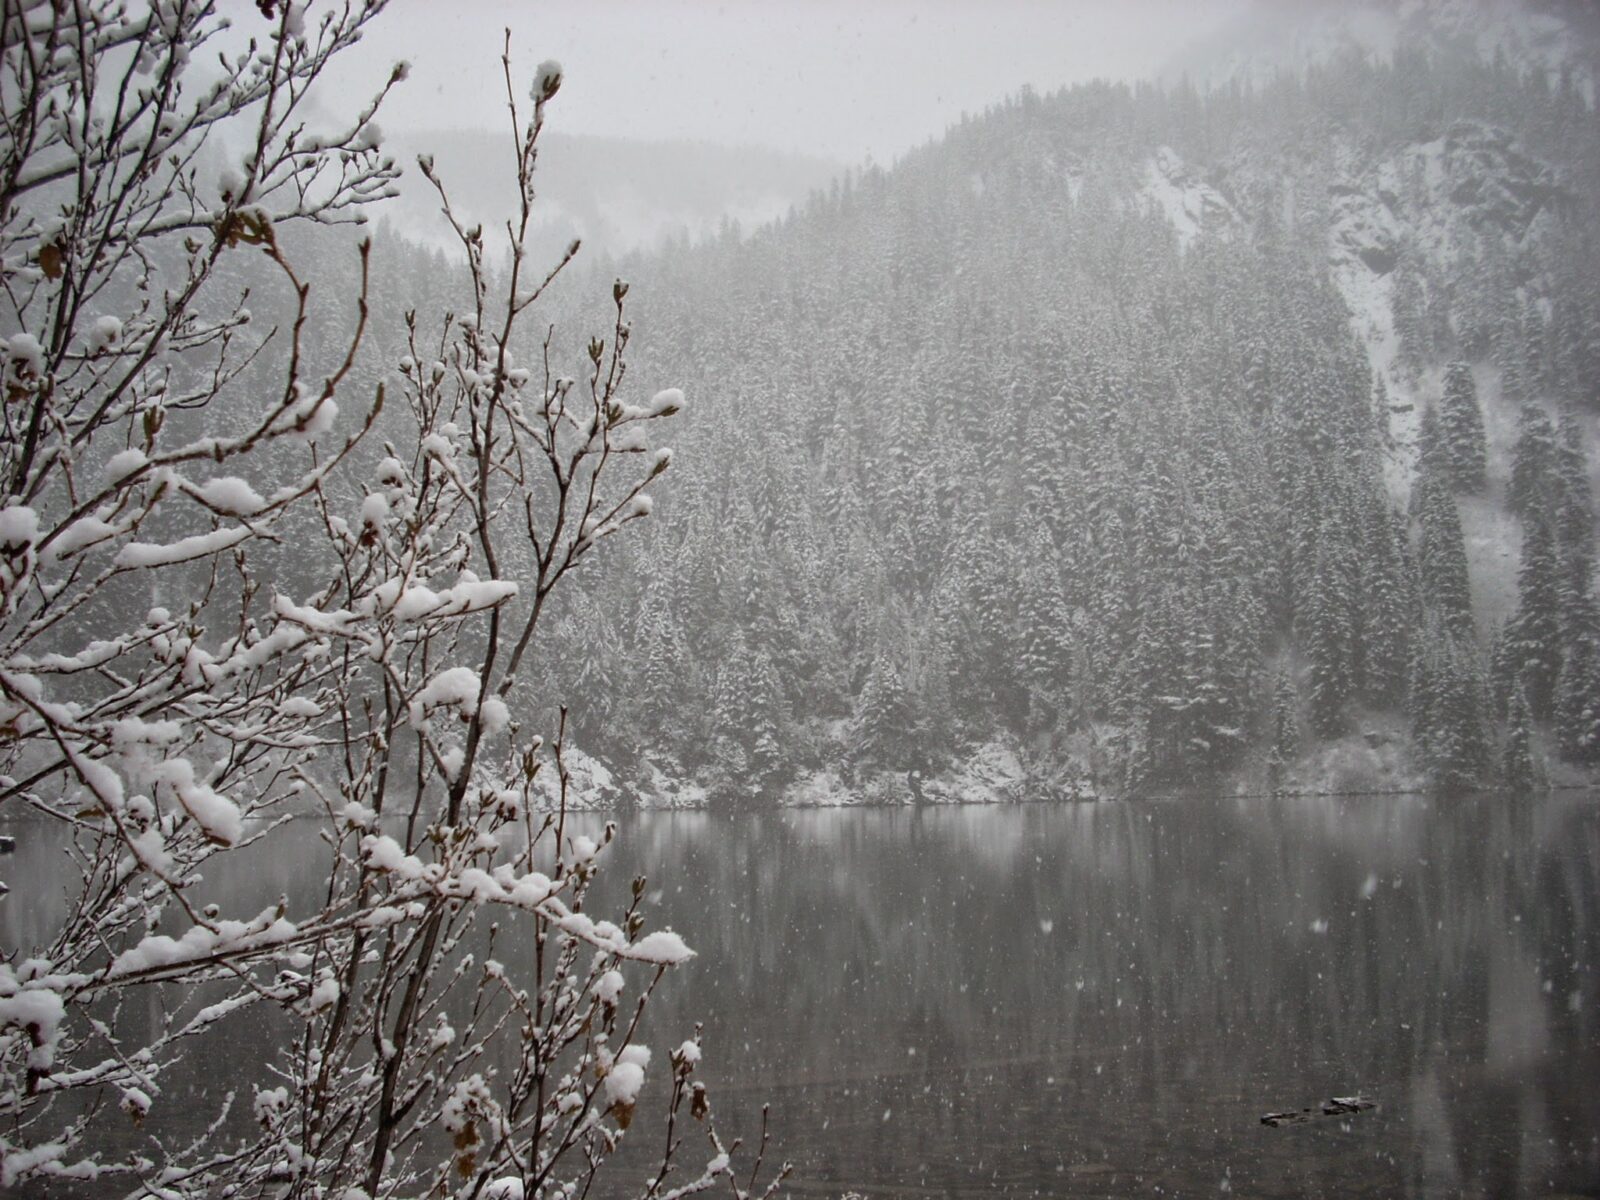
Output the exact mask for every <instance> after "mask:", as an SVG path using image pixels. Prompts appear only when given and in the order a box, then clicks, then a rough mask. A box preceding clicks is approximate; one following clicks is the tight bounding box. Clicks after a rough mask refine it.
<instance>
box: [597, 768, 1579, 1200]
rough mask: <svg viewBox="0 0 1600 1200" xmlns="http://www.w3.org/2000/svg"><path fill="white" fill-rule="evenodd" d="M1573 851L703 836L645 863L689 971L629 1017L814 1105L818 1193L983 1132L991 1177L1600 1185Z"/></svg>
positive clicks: (1353, 839) (1386, 826)
mask: <svg viewBox="0 0 1600 1200" xmlns="http://www.w3.org/2000/svg"><path fill="white" fill-rule="evenodd" d="M652 823H654V822H652ZM1594 838H1595V822H1594V819H1593V817H1592V815H1589V814H1586V813H1585V812H1584V810H1583V809H1582V808H1581V807H1578V806H1574V805H1570V804H1564V803H1562V802H1560V801H1552V802H1549V803H1546V804H1543V805H1540V806H1538V807H1537V808H1528V807H1519V806H1516V805H1511V804H1507V803H1504V802H1489V801H1477V800H1473V801H1460V802H1455V803H1453V804H1452V803H1443V802H1441V803H1439V804H1425V803H1423V802H1421V801H1413V800H1406V801H1402V802H1388V801H1354V802H1351V801H1338V800H1304V801H1294V802H1289V803H1285V804H1283V805H1271V806H1267V805H1259V804H1238V803H1233V802H1219V803H1213V802H1205V803H1199V802H1196V803H1191V804H1187V805H1181V806H1179V805H1170V806H1128V805H1098V806H1079V807H1073V808H1065V809H1062V808H1044V807H1038V808H1023V809H1012V810H1004V811H992V812H991V811H986V812H974V811H973V810H964V811H959V812H948V811H923V812H911V811H890V812H879V813H831V814H811V813H807V814H800V815H797V816H795V817H792V818H789V819H772V818H768V819H767V820H766V821H765V822H764V823H763V824H762V827H761V828H760V830H759V831H755V830H752V829H750V828H749V827H746V826H741V825H737V824H734V825H726V826H718V825H715V824H713V825H709V826H704V827H702V828H701V829H699V830H697V831H696V832H695V833H694V834H692V835H690V836H687V837H685V838H684V840H683V841H682V842H681V843H678V844H677V849H678V851H679V853H674V852H673V851H672V849H671V847H672V845H673V843H672V840H671V838H670V837H669V838H667V840H666V841H665V842H663V843H660V844H658V846H657V852H658V853H659V852H660V851H663V850H665V851H667V854H666V857H667V859H668V860H675V861H676V867H675V870H676V871H677V872H678V873H679V874H680V875H681V877H682V878H684V879H686V880H694V881H696V882H695V885H694V893H695V895H694V896H690V895H689V894H688V893H684V894H683V895H681V896H680V895H678V894H676V893H673V892H672V891H671V890H670V889H669V891H668V894H667V897H666V901H665V907H666V908H667V909H668V912H669V914H670V918H671V919H672V920H674V921H676V922H677V923H678V924H679V926H680V927H682V928H685V929H689V930H693V931H695V934H696V937H695V943H696V945H697V946H698V947H699V948H700V950H701V951H702V958H701V959H700V960H699V961H698V962H697V963H696V964H695V966H694V968H693V977H692V979H686V980H685V981H684V983H683V985H682V986H681V987H679V988H675V989H673V992H672V994H671V995H670V996H669V997H668V998H667V1001H666V1004H665V1005H663V1007H662V1009H661V1010H658V1011H657V1012H656V1013H655V1015H654V1019H655V1020H656V1021H658V1022H661V1023H662V1024H663V1025H665V1026H667V1027H672V1026H673V1025H674V1024H675V1023H677V1022H682V1021H687V1020H688V1019H689V1018H690V1014H691V1012H700V1013H702V1014H703V1015H705V1016H706V1017H707V1019H708V1033H709V1036H710V1039H711V1042H712V1044H713V1045H716V1046H720V1047H723V1050H724V1059H723V1063H722V1065H723V1066H724V1068H725V1069H726V1073H727V1074H731V1075H733V1076H734V1077H736V1078H739V1079H741V1080H745V1079H749V1080H752V1081H753V1090H754V1091H756V1092H758V1093H760V1092H763V1091H770V1090H772V1089H773V1088H778V1089H784V1088H787V1087H789V1086H790V1085H805V1086H806V1087H808V1088H809V1089H810V1090H809V1092H808V1093H807V1100H806V1101H805V1102H804V1103H823V1104H826V1105H827V1106H829V1108H830V1110H831V1112H832V1114H833V1119H832V1125H831V1127H830V1131H829V1133H828V1135H827V1137H826V1139H825V1140H826V1144H827V1151H828V1152H827V1153H826V1154H825V1155H822V1153H821V1151H820V1150H819V1152H818V1153H819V1158H817V1159H814V1160H813V1161H812V1166H813V1169H820V1168H822V1167H823V1165H824V1164H825V1163H826V1162H828V1161H829V1160H832V1161H833V1162H835V1163H838V1164H840V1166H839V1169H840V1171H841V1172H842V1173H841V1174H839V1175H837V1176H836V1177H837V1178H840V1179H859V1177H860V1176H859V1166H858V1167H857V1168H856V1173H855V1174H851V1173H850V1171H849V1170H848V1169H847V1168H846V1167H845V1166H844V1165H843V1164H844V1163H846V1162H848V1161H850V1159H851V1155H852V1153H853V1152H852V1150H851V1146H853V1145H856V1143H858V1142H859V1145H858V1146H857V1147H856V1148H857V1150H858V1151H859V1154H860V1156H861V1157H860V1158H859V1159H857V1160H856V1161H857V1162H858V1163H859V1162H871V1163H876V1164H879V1166H878V1167H877V1168H875V1169H874V1171H873V1178H874V1179H896V1178H898V1179H903V1180H910V1179H915V1178H918V1177H921V1173H922V1172H923V1171H924V1169H925V1168H926V1164H927V1163H928V1162H929V1161H930V1159H933V1160H938V1161H943V1162H945V1163H948V1164H957V1166H952V1168H951V1169H952V1170H953V1171H954V1172H955V1174H956V1175H959V1176H961V1177H971V1178H976V1177H977V1175H976V1174H974V1172H975V1171H976V1166H975V1164H976V1161H977V1159H978V1158H979V1157H982V1149H983V1147H985V1146H987V1147H988V1150H989V1153H990V1157H991V1158H993V1156H994V1153H995V1150H996V1148H997V1146H998V1145H1000V1144H1001V1143H1005V1144H1007V1145H1009V1146H1010V1147H1011V1149H1012V1150H1013V1151H1014V1152H1015V1156H1016V1157H1014V1159H1013V1162H1012V1165H1013V1167H1016V1166H1017V1164H1018V1163H1019V1162H1023V1163H1025V1162H1027V1161H1029V1156H1030V1155H1031V1154H1033V1153H1034V1152H1036V1151H1039V1148H1040V1147H1041V1146H1043V1147H1046V1149H1047V1153H1046V1158H1045V1160H1042V1167H1043V1168H1044V1169H1047V1171H1049V1172H1053V1171H1054V1169H1055V1167H1056V1165H1058V1162H1064V1163H1065V1164H1066V1165H1068V1166H1070V1165H1072V1164H1073V1163H1074V1162H1077V1163H1079V1165H1080V1166H1081V1165H1082V1159H1084V1158H1085V1157H1092V1156H1093V1155H1095V1154H1098V1153H1100V1152H1101V1151H1100V1150H1098V1149H1094V1147H1100V1148H1101V1149H1103V1150H1104V1152H1106V1153H1109V1154H1112V1155H1113V1157H1114V1158H1120V1162H1119V1163H1118V1165H1120V1166H1121V1167H1123V1168H1127V1167H1129V1166H1130V1164H1131V1163H1132V1162H1139V1163H1142V1164H1143V1168H1144V1170H1145V1171H1146V1176H1145V1178H1146V1179H1147V1180H1154V1179H1157V1178H1159V1177H1160V1174H1161V1173H1162V1172H1163V1171H1172V1172H1174V1173H1175V1178H1177V1177H1181V1173H1182V1171H1183V1169H1184V1164H1185V1163H1192V1162H1202V1163H1211V1162H1218V1161H1222V1160H1221V1159H1220V1158H1219V1157H1218V1155H1219V1154H1226V1155H1233V1156H1235V1157H1236V1158H1237V1160H1238V1161H1240V1162H1249V1161H1251V1160H1252V1159H1256V1160H1259V1161H1261V1162H1263V1163H1271V1164H1272V1169H1273V1170H1276V1171H1280V1172H1288V1173H1289V1175H1290V1177H1292V1178H1295V1179H1297V1180H1299V1181H1300V1183H1302V1184H1309V1183H1311V1182H1314V1181H1320V1184H1327V1183H1328V1182H1329V1180H1331V1179H1338V1178H1344V1176H1341V1175H1340V1174H1339V1172H1342V1171H1347V1170H1348V1171H1354V1172H1357V1174H1355V1175H1352V1176H1350V1177H1349V1178H1350V1179H1351V1180H1356V1179H1360V1178H1367V1177H1373V1178H1379V1179H1382V1180H1387V1181H1389V1183H1390V1185H1391V1186H1394V1187H1397V1188H1400V1189H1401V1190H1411V1191H1418V1190H1429V1189H1432V1190H1437V1191H1443V1192H1449V1191H1452V1190H1456V1189H1458V1188H1461V1187H1468V1188H1470V1187H1472V1186H1480V1187H1485V1188H1488V1189H1489V1191H1490V1192H1491V1193H1492V1194H1514V1193H1515V1192H1516V1191H1518V1190H1519V1187H1520V1188H1522V1189H1523V1190H1526V1189H1527V1188H1528V1187H1529V1186H1530V1185H1531V1181H1532V1180H1535V1179H1537V1180H1541V1181H1542V1180H1543V1179H1545V1178H1547V1177H1550V1176H1551V1175H1552V1174H1554V1175H1555V1176H1558V1177H1559V1176H1562V1175H1563V1173H1565V1175H1566V1176H1569V1177H1572V1178H1592V1177H1593V1176H1594V1175H1595V1173H1596V1171H1597V1169H1600V1163H1597V1162H1596V1160H1595V1158H1594V1157H1593V1155H1594V1150H1593V1147H1592V1145H1591V1144H1590V1143H1589V1141H1588V1133H1587V1131H1588V1130H1590V1129H1593V1128H1595V1127H1600V1112H1597V1111H1596V1101H1595V1096H1594V1094H1593V1093H1594V1089H1593V1087H1592V1085H1586V1084H1584V1083H1583V1082H1581V1081H1582V1080H1583V1079H1584V1078H1585V1075H1584V1074H1583V1067H1584V1066H1585V1065H1587V1066H1589V1067H1593V1066H1594V1065H1596V1063H1595V1054H1594V1050H1593V1047H1594V1046H1595V1045H1596V1039H1595V1037H1594V1033H1595V1030H1594V1028H1593V1021H1594V1017H1593V1015H1592V1014H1593V1011H1594V1005H1595V1002H1596V996H1595V983H1594V976H1593V967H1594V963H1595V961H1596V958H1597V954H1596V938H1597V936H1600V932H1597V930H1600V923H1597V921H1596V916H1597V914H1596V904H1597V899H1596V898H1597V896H1600V882H1597V879H1596V874H1595V871H1596V866H1595V864H1596V862H1597V861H1600V855H1597V854H1596V853H1595V847H1594V844H1593V843H1594ZM730 840H731V841H732V842H734V843H735V844H736V845H737V847H738V849H737V850H736V851H735V852H732V853H730V852H729V851H728V842H729V841H730ZM997 847H1000V848H1002V850H1001V852H998V853H997V852H996V848H997ZM622 852H623V853H624V854H628V853H630V850H629V847H628V839H626V838H625V839H624V841H623V843H622ZM1367 891H1370V896H1368V895H1364V892H1367ZM1323 922H1326V926H1325V931H1324V926H1323V925H1322V924H1321V923H1323ZM1080 984H1081V986H1080ZM1575 994H1577V996H1578V999H1577V1001H1576V1002H1574V1001H1573V999H1572V997H1573V996H1574V995H1575ZM680 998H682V999H683V1000H685V1001H687V1005H688V1007H680ZM746 1041H748V1043H749V1050H748V1051H746V1050H745V1049H744V1043H745V1042H746ZM913 1050H914V1051H915V1054H912V1053H910V1051H913ZM728 1054H731V1055H732V1059H729V1058H727V1057H726V1055H728ZM1583 1058H1587V1060H1588V1062H1587V1063H1586V1064H1584V1063H1580V1062H1578V1061H1576V1060H1578V1059H1583ZM1096 1068H1099V1073H1096ZM763 1085H764V1086H763ZM1358 1089H1366V1090H1369V1091H1372V1092H1374V1093H1376V1094H1377V1095H1378V1096H1379V1098H1380V1099H1382V1100H1383V1101H1384V1102H1385V1107H1384V1109H1383V1110H1382V1112H1381V1113H1380V1114H1379V1115H1377V1116H1375V1117H1374V1118H1372V1119H1370V1120H1369V1119H1366V1118H1362V1119H1361V1120H1360V1121H1358V1122H1355V1123H1352V1125H1351V1128H1352V1130H1354V1132H1353V1133H1352V1134H1349V1135H1345V1134H1343V1133H1342V1132H1341V1131H1339V1130H1338V1129H1337V1127H1336V1125H1337V1123H1331V1124H1333V1125H1334V1126H1335V1128H1334V1129H1333V1130H1332V1132H1331V1133H1328V1132H1325V1131H1322V1130H1317V1131H1315V1132H1313V1133H1309V1134H1305V1135H1304V1136H1298V1135H1299V1133H1300V1132H1301V1131H1296V1133H1294V1134H1281V1135H1271V1136H1275V1137H1277V1139H1278V1140H1277V1141H1276V1142H1272V1141H1271V1140H1270V1137H1269V1140H1268V1141H1266V1142H1263V1141H1262V1140H1261V1137H1260V1136H1258V1131H1257V1130H1255V1129H1254V1128H1253V1125H1254V1119H1255V1115H1256V1114H1258V1113H1259V1112H1260V1111H1263V1110H1264V1109H1266V1108H1269V1107H1273V1106H1279V1105H1299V1104H1309V1103H1312V1102H1313V1101H1315V1100H1318V1099H1321V1098H1323V1097H1326V1096H1328V1095H1333V1094H1335V1093H1343V1092H1347V1091H1352V1090H1358ZM847 1091H848V1095H847V1094H846V1092H847ZM778 1108H779V1113H780V1116H781V1115H783V1114H784V1113H785V1111H786V1110H787V1111H789V1112H792V1113H793V1114H794V1116H793V1117H791V1118H790V1120H789V1121H786V1122H785V1124H786V1125H790V1126H793V1125H796V1124H799V1125H802V1126H803V1125H804V1123H805V1122H807V1121H809V1119H810V1115H809V1114H808V1113H805V1112H804V1107H803V1103H802V1102H800V1101H798V1100H797V1101H795V1102H794V1105H793V1107H791V1105H789V1104H784V1103H781V1102H780V1103H779V1105H778ZM885 1108H889V1109H892V1110H894V1111H893V1113H892V1114H891V1119H890V1121H888V1122H884V1121H882V1119H881V1112H882V1110H883V1109H885ZM1436 1110H1437V1111H1436ZM841 1123H842V1124H844V1125H846V1126H847V1127H848V1128H847V1129H846V1130H845V1131H841V1130H840V1128H839V1127H840V1125H841ZM804 1136H805V1135H804V1134H802V1137H804ZM1339 1137H1349V1138H1354V1139H1356V1141H1355V1142H1353V1143H1351V1144H1350V1145H1345V1144H1344V1143H1339V1142H1338V1140H1337V1139H1338V1138H1339ZM1330 1138H1331V1139H1332V1140H1331V1141H1330ZM807 1140H808V1141H809V1139H807ZM820 1141H821V1139H819V1142H820ZM1025 1143H1026V1144H1027V1145H1029V1146H1030V1147H1032V1149H1030V1151H1029V1152H1027V1153H1023V1152H1022V1151H1021V1149H1020V1147H1021V1146H1022V1145H1023V1144H1025ZM1324 1143H1326V1145H1324ZM1424 1143H1427V1145H1426V1146H1425V1145H1424ZM1310 1144H1314V1145H1317V1146H1320V1147H1322V1149H1323V1150H1325V1151H1326V1153H1321V1154H1319V1153H1312V1154H1309V1155H1306V1154H1305V1153H1304V1152H1305V1151H1306V1149H1307V1146H1308V1145H1310ZM1356 1145H1359V1150H1357V1149H1354V1148H1352V1147H1353V1146H1356ZM1441 1145H1443V1146H1445V1147H1446V1149H1445V1152H1444V1154H1443V1156H1442V1157H1441V1156H1440V1154H1439V1150H1440V1147H1441ZM1375 1146H1377V1147H1381V1149H1382V1152H1383V1153H1382V1155H1381V1156H1378V1157H1374V1155H1373V1150H1374V1148H1375ZM1425 1151H1428V1152H1425ZM1041 1152H1042V1151H1041ZM1582 1155H1588V1156H1589V1157H1588V1158H1583V1157H1581V1156H1582ZM1389 1156H1392V1158H1393V1160H1394V1161H1393V1162H1392V1163H1391V1162H1389V1161H1388V1157H1389ZM1280 1159H1281V1161H1279V1160H1280ZM1319 1172H1322V1173H1323V1174H1319ZM1326 1172H1332V1173H1333V1174H1331V1175H1329V1174H1325V1173H1326ZM1374 1172H1376V1173H1377V1174H1376V1175H1375V1176H1374V1175H1373V1173H1374ZM987 1174H988V1168H987V1167H986V1168H985V1170H984V1172H983V1176H984V1177H985V1178H987ZM1067 1178H1068V1179H1074V1178H1077V1179H1081V1180H1082V1181H1083V1184H1084V1186H1085V1187H1089V1186H1090V1182H1089V1181H1091V1180H1099V1184H1104V1182H1105V1180H1104V1178H1102V1177H1100V1176H1097V1175H1078V1176H1074V1175H1068V1176H1067ZM1099 1184H1096V1186H1099ZM1211 1186H1215V1182H1214V1181H1213V1183H1212V1185H1211ZM1539 1186H1540V1187H1543V1184H1542V1182H1541V1183H1540V1185H1539ZM1091 1190H1092V1189H1091Z"/></svg>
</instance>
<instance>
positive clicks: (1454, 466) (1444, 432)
mask: <svg viewBox="0 0 1600 1200" xmlns="http://www.w3.org/2000/svg"><path fill="white" fill-rule="evenodd" d="M1439 436H1440V442H1441V448H1442V450H1443V452H1444V461H1445V462H1446V463H1448V464H1449V473H1450V475H1449V478H1450V482H1451V486H1452V487H1454V488H1455V490H1457V491H1461V492H1479V491H1482V490H1483V485H1484V476H1485V472H1486V470H1487V464H1488V441H1487V439H1486V438H1485V436H1484V431H1483V409H1482V407H1481V406H1480V405H1479V402H1478V385H1477V382H1476V380H1475V379H1474V378H1473V375H1472V368H1471V367H1470V366H1468V365H1467V364H1466V363H1464V362H1453V363H1451V364H1450V366H1449V368H1448V369H1447V370H1446V372H1445V379H1444V394H1443V395H1442V396H1441V397H1440V400H1439Z"/></svg>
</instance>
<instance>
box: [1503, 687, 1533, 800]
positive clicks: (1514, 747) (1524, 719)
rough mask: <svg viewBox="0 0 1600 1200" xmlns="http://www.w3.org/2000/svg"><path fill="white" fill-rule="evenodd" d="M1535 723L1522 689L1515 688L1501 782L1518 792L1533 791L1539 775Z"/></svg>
mask: <svg viewBox="0 0 1600 1200" xmlns="http://www.w3.org/2000/svg"><path fill="white" fill-rule="evenodd" d="M1532 729H1533V720H1532V714H1531V713H1529V711H1528V702H1527V700H1526V698H1525V697H1524V696H1523V693H1522V688H1521V687H1516V686H1514V687H1513V688H1512V689H1511V695H1510V698H1509V699H1508V700H1507V702H1506V740H1505V748H1504V750H1503V751H1502V752H1501V755H1500V780H1501V782H1502V783H1503V784H1504V785H1505V786H1506V787H1508V788H1510V789H1511V790H1512V791H1514V792H1525V791H1527V790H1528V789H1530V788H1532V787H1533V786H1534V784H1535V783H1536V781H1537V778H1538V775H1537V771H1536V769H1535V767H1534V763H1533V744H1532V743H1533V732H1532Z"/></svg>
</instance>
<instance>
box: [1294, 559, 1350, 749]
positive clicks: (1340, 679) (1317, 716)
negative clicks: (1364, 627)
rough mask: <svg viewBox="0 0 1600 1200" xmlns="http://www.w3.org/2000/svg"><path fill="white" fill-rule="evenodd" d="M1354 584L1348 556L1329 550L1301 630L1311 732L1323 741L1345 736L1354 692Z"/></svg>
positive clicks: (1314, 585)
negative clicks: (1352, 598) (1307, 683)
mask: <svg viewBox="0 0 1600 1200" xmlns="http://www.w3.org/2000/svg"><path fill="white" fill-rule="evenodd" d="M1350 583H1351V580H1350V574H1349V572H1348V570H1347V567H1346V561H1345V555H1343V554H1342V553H1341V552H1340V551H1339V550H1338V549H1337V548H1330V549H1329V550H1328V551H1327V552H1326V553H1325V554H1324V556H1323V557H1322V559H1321V561H1320V563H1319V569H1318V571H1317V575H1316V580H1315V582H1314V583H1313V585H1312V589H1311V595H1310V597H1309V603H1308V606H1307V611H1306V614H1305V621H1304V625H1305V628H1304V629H1303V630H1301V631H1300V640H1301V643H1302V645H1303V646H1304V647H1305V651H1306V658H1307V664H1308V667H1309V670H1308V680H1309V685H1310V691H1309V696H1308V699H1309V705H1308V708H1309V712H1310V717H1311V728H1312V729H1313V730H1315V731H1316V733H1317V734H1319V735H1320V736H1322V737H1337V736H1338V735H1339V734H1340V733H1342V732H1343V731H1344V723H1345V705H1346V704H1348V703H1349V701H1350V697H1351V693H1352V691H1353V690H1354V689H1353V686H1352V680H1351V674H1350V667H1351V663H1352V659H1353V648H1354V630H1353V628H1352V625H1351V596H1350Z"/></svg>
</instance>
